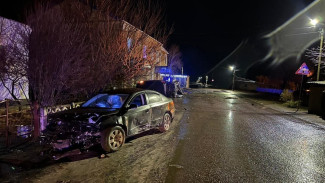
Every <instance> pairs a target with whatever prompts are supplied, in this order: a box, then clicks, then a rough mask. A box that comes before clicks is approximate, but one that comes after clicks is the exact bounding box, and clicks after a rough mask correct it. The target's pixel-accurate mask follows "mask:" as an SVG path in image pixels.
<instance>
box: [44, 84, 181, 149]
mask: <svg viewBox="0 0 325 183" xmlns="http://www.w3.org/2000/svg"><path fill="white" fill-rule="evenodd" d="M174 115H175V106H174V102H173V100H172V99H170V98H167V97H165V96H164V95H162V94H160V93H158V92H156V91H152V90H143V89H138V88H132V89H118V90H112V91H108V92H104V93H100V94H98V95H96V96H94V97H93V98H91V99H89V100H88V101H87V102H85V103H84V104H82V105H81V107H79V108H75V109H70V110H66V111H62V112H58V113H54V114H51V115H49V116H48V126H47V128H46V130H44V131H43V134H44V136H43V138H44V141H46V142H48V144H51V145H52V147H53V149H54V150H56V151H65V150H69V149H81V150H85V149H88V148H89V147H91V146H93V145H95V144H99V143H100V144H101V147H102V148H103V149H104V150H105V151H107V152H114V151H117V150H119V149H120V148H121V147H122V145H123V144H124V142H125V139H126V138H127V137H130V136H133V135H136V134H139V133H141V132H143V131H146V130H149V129H152V128H158V129H159V130H160V131H161V132H165V131H167V130H169V127H170V124H171V122H172V119H173V118H174Z"/></svg>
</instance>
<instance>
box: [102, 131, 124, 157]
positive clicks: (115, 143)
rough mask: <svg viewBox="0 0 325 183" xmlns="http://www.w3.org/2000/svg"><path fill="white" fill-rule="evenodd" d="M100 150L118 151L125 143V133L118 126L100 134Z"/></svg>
mask: <svg viewBox="0 0 325 183" xmlns="http://www.w3.org/2000/svg"><path fill="white" fill-rule="evenodd" d="M100 138H101V140H100V142H101V146H102V148H103V149H104V150H105V151H106V152H115V151H118V150H119V149H120V148H121V147H122V145H123V144H124V142H125V131H124V130H123V128H122V127H120V126H115V127H112V128H107V129H105V130H103V131H102V132H101V134H100Z"/></svg>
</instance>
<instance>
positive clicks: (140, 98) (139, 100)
mask: <svg viewBox="0 0 325 183" xmlns="http://www.w3.org/2000/svg"><path fill="white" fill-rule="evenodd" d="M130 104H135V105H137V106H138V107H139V106H143V105H146V104H147V101H146V97H145V95H144V94H140V95H137V96H135V97H134V98H133V99H132V101H131V102H130Z"/></svg>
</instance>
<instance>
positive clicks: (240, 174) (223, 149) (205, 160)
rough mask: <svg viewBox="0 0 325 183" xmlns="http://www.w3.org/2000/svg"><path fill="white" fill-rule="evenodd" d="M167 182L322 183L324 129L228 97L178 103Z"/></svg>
mask: <svg viewBox="0 0 325 183" xmlns="http://www.w3.org/2000/svg"><path fill="white" fill-rule="evenodd" d="M182 103H183V106H182V107H183V108H184V109H185V112H184V115H183V118H182V119H181V120H180V130H179V134H178V138H179V139H180V140H179V143H178V146H177V148H176V150H175V155H174V157H173V159H172V161H171V162H170V164H169V169H168V176H167V178H166V182H325V129H324V128H322V127H319V126H315V125H312V124H309V123H306V122H305V121H303V120H301V119H299V118H295V117H294V115H291V114H285V113H280V112H277V111H275V110H272V109H269V108H265V107H263V106H261V105H258V104H256V103H252V102H251V101H249V100H246V99H242V98H239V97H237V96H235V95H232V92H231V91H223V90H212V89H208V90H206V89H196V90H190V94H189V95H187V96H184V98H183V99H182Z"/></svg>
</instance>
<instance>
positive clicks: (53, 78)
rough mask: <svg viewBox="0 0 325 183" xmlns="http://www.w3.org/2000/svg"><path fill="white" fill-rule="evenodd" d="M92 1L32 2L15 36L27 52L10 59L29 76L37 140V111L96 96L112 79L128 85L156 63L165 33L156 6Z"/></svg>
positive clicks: (21, 71) (128, 2)
mask: <svg viewBox="0 0 325 183" xmlns="http://www.w3.org/2000/svg"><path fill="white" fill-rule="evenodd" d="M92 2H93V3H91V6H86V5H87V3H86V5H85V4H83V3H80V1H77V0H66V1H64V2H63V3H61V4H58V5H54V6H53V5H52V4H49V3H47V1H44V2H41V3H39V4H36V5H35V6H34V7H33V8H32V10H31V11H30V12H29V14H28V16H27V18H26V23H27V25H28V27H27V26H26V27H25V30H24V31H21V32H19V33H18V35H19V36H20V37H21V38H23V39H22V42H21V44H22V47H24V48H26V50H28V52H27V56H26V55H24V54H25V53H24V54H21V55H24V56H21V57H18V56H17V57H14V58H15V60H17V63H19V64H20V66H19V67H18V68H19V69H21V70H17V71H16V72H15V73H16V75H19V74H18V73H22V75H26V77H27V78H28V82H29V92H30V99H31V101H32V111H33V117H34V129H35V130H34V136H35V137H37V136H38V135H39V108H40V107H42V106H51V105H53V104H56V103H58V102H60V101H62V100H66V99H67V98H68V97H71V96H76V95H79V94H91V93H95V92H97V91H99V90H101V89H104V88H105V86H107V85H109V84H113V83H114V81H115V82H116V81H120V82H125V83H127V82H129V81H131V80H132V79H134V78H136V77H138V76H141V75H143V74H144V73H146V72H147V70H146V69H145V68H146V67H145V66H150V67H152V66H154V65H156V64H157V60H158V59H157V58H158V57H159V54H158V52H157V50H159V49H161V46H162V43H160V42H157V41H155V40H154V39H153V37H155V38H156V39H158V40H160V41H164V40H166V38H167V35H168V33H169V32H168V31H166V30H167V29H165V25H164V21H163V18H162V17H163V16H162V15H163V14H162V12H163V11H162V10H160V9H159V6H158V5H157V4H152V3H147V1H145V0H141V1H137V2H136V3H135V2H134V1H131V0H125V1H113V0H112V1H110V0H107V1H98V2H96V1H92ZM88 5H89V4H88ZM94 6H95V7H96V8H94ZM128 22H130V23H131V24H132V25H131V24H129V23H128ZM30 30H32V31H30ZM130 39H131V40H132V44H131V45H130V46H128V42H129V40H130ZM17 51H21V50H19V49H18V50H17ZM17 55H18V54H17ZM26 58H27V59H26ZM14 66H15V65H14ZM7 68H10V67H7Z"/></svg>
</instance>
